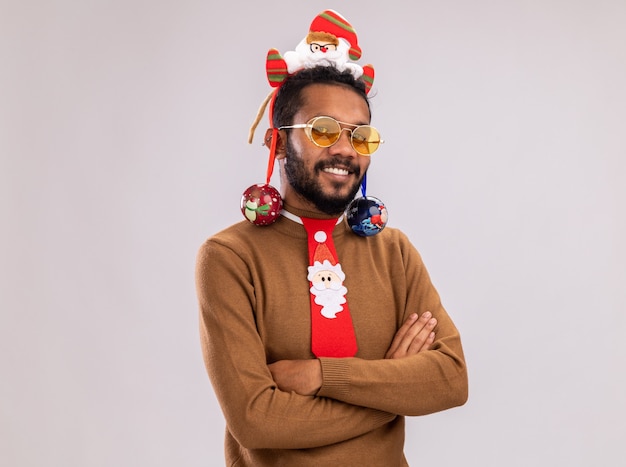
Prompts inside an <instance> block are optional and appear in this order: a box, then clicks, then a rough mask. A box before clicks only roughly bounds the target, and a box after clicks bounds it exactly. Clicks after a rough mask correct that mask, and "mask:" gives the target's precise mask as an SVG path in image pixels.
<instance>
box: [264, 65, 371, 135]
mask: <svg viewBox="0 0 626 467" xmlns="http://www.w3.org/2000/svg"><path fill="white" fill-rule="evenodd" d="M312 84H331V85H338V86H345V87H348V88H351V89H353V90H354V91H355V92H356V93H357V94H359V95H360V96H361V97H363V100H364V101H365V103H366V104H367V109H368V111H369V110H370V104H369V100H368V98H367V91H366V87H365V82H364V81H363V80H361V79H359V78H355V77H354V75H353V74H352V72H350V71H349V70H344V71H340V70H338V69H337V68H336V67H334V66H332V65H327V66H316V67H312V68H304V69H303V70H300V71H298V72H296V73H294V74H293V75H290V76H288V77H287V78H285V81H283V83H282V84H281V85H280V88H278V93H277V94H276V100H275V101H274V111H273V112H274V116H273V119H272V120H273V121H272V124H273V125H274V127H275V128H280V127H281V126H286V125H293V118H294V116H295V115H296V113H297V112H298V110H299V109H300V107H302V105H303V102H302V91H303V90H304V89H305V88H306V87H307V86H310V85H312Z"/></svg>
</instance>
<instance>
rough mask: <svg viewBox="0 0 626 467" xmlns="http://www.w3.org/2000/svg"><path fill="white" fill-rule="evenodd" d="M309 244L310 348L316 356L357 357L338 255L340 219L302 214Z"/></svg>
mask: <svg viewBox="0 0 626 467" xmlns="http://www.w3.org/2000/svg"><path fill="white" fill-rule="evenodd" d="M301 219H302V223H303V225H304V228H305V229H306V232H307V237H308V246H309V264H310V266H309V267H308V272H309V273H308V276H307V278H308V279H309V282H310V285H311V288H310V291H311V350H312V352H313V354H314V355H315V356H316V357H354V356H355V355H356V352H357V343H356V335H355V333H354V327H353V325H352V317H351V316H350V310H349V308H348V303H347V301H346V297H345V295H346V293H347V292H348V289H346V288H345V287H344V285H343V281H344V279H345V274H344V273H343V271H342V270H341V264H340V263H339V261H338V259H337V252H336V251H335V245H334V244H333V236H332V235H333V230H334V228H335V226H336V225H337V219H310V218H305V217H303V218H301Z"/></svg>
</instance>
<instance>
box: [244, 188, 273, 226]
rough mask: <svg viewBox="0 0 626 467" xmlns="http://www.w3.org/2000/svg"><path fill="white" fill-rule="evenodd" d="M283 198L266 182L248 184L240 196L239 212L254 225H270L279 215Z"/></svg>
mask: <svg viewBox="0 0 626 467" xmlns="http://www.w3.org/2000/svg"><path fill="white" fill-rule="evenodd" d="M282 208H283V200H282V198H281V197H280V193H279V192H278V190H277V189H276V188H274V187H273V186H272V185H269V184H267V183H258V184H256V185H252V186H250V187H249V188H248V189H247V190H246V191H244V192H243V195H242V196H241V212H242V213H243V215H244V217H245V218H246V219H248V220H249V221H250V222H252V223H253V224H254V225H270V224H273V223H274V222H276V220H277V219H278V218H279V217H280V211H281V210H282Z"/></svg>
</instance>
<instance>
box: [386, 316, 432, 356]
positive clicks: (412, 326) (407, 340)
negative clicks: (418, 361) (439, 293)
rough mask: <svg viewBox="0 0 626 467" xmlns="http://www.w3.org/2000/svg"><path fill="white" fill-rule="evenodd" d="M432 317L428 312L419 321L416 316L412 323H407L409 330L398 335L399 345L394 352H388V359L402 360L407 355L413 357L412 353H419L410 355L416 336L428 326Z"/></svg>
mask: <svg viewBox="0 0 626 467" xmlns="http://www.w3.org/2000/svg"><path fill="white" fill-rule="evenodd" d="M431 317H432V314H431V313H430V312H429V311H427V312H425V313H424V314H423V315H422V316H420V317H419V318H418V319H415V318H417V315H416V316H415V318H414V319H413V321H412V322H407V323H406V324H407V325H408V329H406V330H405V331H404V332H403V333H402V334H400V332H398V333H397V338H398V340H397V345H396V346H395V347H394V348H393V351H392V352H388V355H387V358H402V357H406V356H407V355H412V353H417V351H414V352H412V353H411V354H408V352H409V348H410V346H411V344H412V343H413V342H414V340H415V338H416V336H417V335H418V334H419V333H420V332H421V331H422V329H423V328H424V326H426V324H427V323H428V320H429V319H430V318H431ZM407 321H408V320H407ZM424 339H425V338H424ZM422 344H423V342H422ZM420 347H421V345H420Z"/></svg>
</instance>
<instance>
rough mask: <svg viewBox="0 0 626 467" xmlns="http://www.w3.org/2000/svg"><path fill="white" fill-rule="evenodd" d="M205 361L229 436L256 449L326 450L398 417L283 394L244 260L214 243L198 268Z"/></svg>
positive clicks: (201, 256)
mask: <svg viewBox="0 0 626 467" xmlns="http://www.w3.org/2000/svg"><path fill="white" fill-rule="evenodd" d="M196 289H197V294H198V300H199V307H200V335H201V343H202V350H203V355H204V361H205V364H206V368H207V372H208V374H209V377H210V380H211V383H212V385H213V388H214V390H215V393H216V396H217V399H218V401H219V403H220V406H221V408H222V411H223V413H224V418H225V419H226V424H227V426H228V430H229V431H230V433H231V434H232V435H233V436H234V437H235V439H237V441H238V442H239V443H240V444H241V445H242V446H244V447H246V448H249V449H255V448H258V449H263V448H268V449H269V448H278V449H302V448H311V447H317V446H325V445H329V444H333V443H336V442H340V441H344V440H346V439H351V438H354V437H356V436H359V435H361V434H364V433H367V432H368V431H371V430H374V429H376V428H378V427H380V426H382V425H384V424H386V423H388V422H389V421H391V420H393V419H394V418H395V417H396V415H394V414H391V413H388V412H384V411H379V410H375V409H370V408H365V407H361V406H358V405H352V404H349V403H345V402H341V401H338V400H334V399H328V398H320V397H312V396H311V397H309V396H301V395H298V394H295V393H288V392H284V391H281V390H279V389H278V388H277V386H276V384H275V383H274V381H273V379H272V376H271V373H270V371H269V369H268V367H267V364H266V355H265V349H264V346H263V342H262V340H261V337H260V336H259V332H258V330H257V326H256V322H255V313H254V303H255V290H254V285H253V284H252V279H251V273H250V270H249V269H248V266H247V264H246V262H245V261H243V260H242V258H241V257H240V256H239V255H237V254H236V253H235V252H234V251H233V250H232V249H230V248H229V247H227V246H225V245H223V244H220V243H218V242H215V241H211V240H209V241H207V242H206V243H205V244H204V245H203V246H202V247H201V249H200V251H199V253H198V257H197V262H196Z"/></svg>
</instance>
